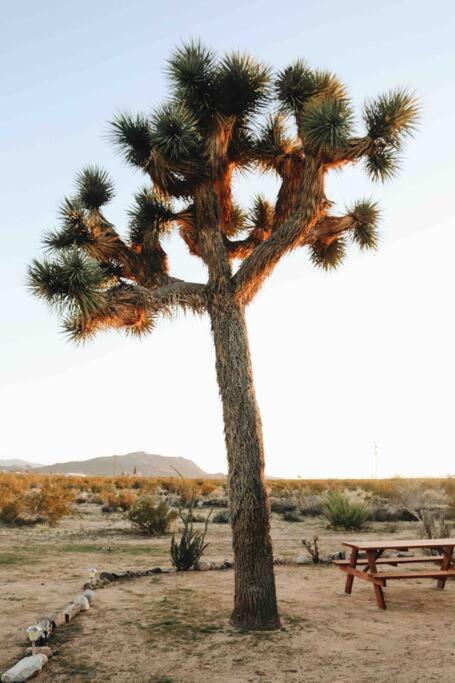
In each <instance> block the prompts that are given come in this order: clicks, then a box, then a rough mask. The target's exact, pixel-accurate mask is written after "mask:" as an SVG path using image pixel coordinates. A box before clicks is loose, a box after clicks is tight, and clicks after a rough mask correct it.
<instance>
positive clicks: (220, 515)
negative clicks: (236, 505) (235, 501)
mask: <svg viewBox="0 0 455 683" xmlns="http://www.w3.org/2000/svg"><path fill="white" fill-rule="evenodd" d="M230 521H231V515H230V513H229V510H218V512H216V513H215V514H214V515H213V518H212V522H213V523H214V524H229V522H230Z"/></svg>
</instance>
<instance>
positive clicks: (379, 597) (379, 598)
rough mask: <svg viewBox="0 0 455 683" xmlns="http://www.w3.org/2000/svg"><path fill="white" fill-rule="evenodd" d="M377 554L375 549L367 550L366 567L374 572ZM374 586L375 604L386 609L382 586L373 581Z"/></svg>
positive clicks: (375, 570)
mask: <svg viewBox="0 0 455 683" xmlns="http://www.w3.org/2000/svg"><path fill="white" fill-rule="evenodd" d="M377 557H378V555H377V553H376V551H375V550H367V559H368V568H369V570H370V572H372V573H376V572H377V569H376V559H377ZM373 586H374V594H375V596H376V602H377V605H378V607H379V608H380V609H387V605H386V604H385V599H384V593H383V591H382V586H380V585H379V584H378V583H373Z"/></svg>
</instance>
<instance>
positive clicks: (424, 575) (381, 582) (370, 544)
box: [334, 538, 455, 609]
mask: <svg viewBox="0 0 455 683" xmlns="http://www.w3.org/2000/svg"><path fill="white" fill-rule="evenodd" d="M343 545H345V546H347V547H348V548H351V556H350V558H349V560H335V561H334V564H335V565H337V566H338V567H339V568H340V569H341V570H342V571H343V572H344V573H345V574H347V577H346V585H345V589H344V591H345V593H351V591H352V584H353V582H354V578H355V577H357V578H358V579H362V580H364V581H369V582H370V583H372V584H373V587H374V592H375V595H376V602H377V604H378V607H380V608H381V609H387V606H386V603H385V599H384V592H383V588H384V587H385V586H386V585H387V581H391V580H394V579H437V588H439V589H443V588H444V586H445V584H446V581H447V579H448V578H449V577H452V576H453V577H455V560H454V558H453V550H454V547H455V538H432V539H418V540H416V539H414V540H410V541H407V540H402V539H400V540H387V541H344V542H343ZM415 549H422V550H424V549H425V550H432V551H438V554H437V555H420V556H416V555H412V556H404V557H398V556H384V557H382V555H383V553H384V552H385V551H386V550H396V551H409V550H415ZM361 552H362V553H365V555H366V557H359V553H361ZM422 562H425V563H433V564H436V565H438V569H433V570H429V569H426V570H423V571H422V570H418V571H415V570H412V571H406V572H398V571H379V570H378V565H379V566H382V565H391V566H393V567H398V566H399V565H401V564H419V563H422ZM358 567H362V568H361V569H359V568H358Z"/></svg>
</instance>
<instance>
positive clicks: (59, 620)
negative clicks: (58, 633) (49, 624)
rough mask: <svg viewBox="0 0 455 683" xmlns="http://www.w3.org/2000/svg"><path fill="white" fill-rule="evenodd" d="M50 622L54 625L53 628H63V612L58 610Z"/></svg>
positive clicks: (64, 620) (64, 621) (64, 622)
mask: <svg viewBox="0 0 455 683" xmlns="http://www.w3.org/2000/svg"><path fill="white" fill-rule="evenodd" d="M52 621H53V623H54V624H55V626H57V627H58V626H64V625H65V624H66V617H65V611H64V610H60V611H59V612H56V613H55V614H54V615H53V616H52Z"/></svg>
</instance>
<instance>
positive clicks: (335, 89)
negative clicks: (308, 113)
mask: <svg viewBox="0 0 455 683" xmlns="http://www.w3.org/2000/svg"><path fill="white" fill-rule="evenodd" d="M275 94H276V97H277V99H278V100H279V102H280V104H281V107H282V109H283V111H285V112H287V113H289V114H299V113H301V112H302V111H303V108H304V106H305V105H306V104H307V103H308V102H309V101H310V100H311V99H315V98H320V97H331V98H332V99H340V100H342V99H345V97H346V91H345V87H344V85H343V84H342V83H341V82H340V81H339V80H338V79H337V77H336V76H335V75H334V74H332V73H330V72H329V71H321V70H319V69H311V68H310V67H309V66H308V64H307V63H306V62H305V61H303V60H302V59H298V60H297V61H296V62H294V64H292V65H291V66H288V67H287V68H285V69H283V70H282V71H280V72H279V73H278V75H277V78H276V80H275Z"/></svg>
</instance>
